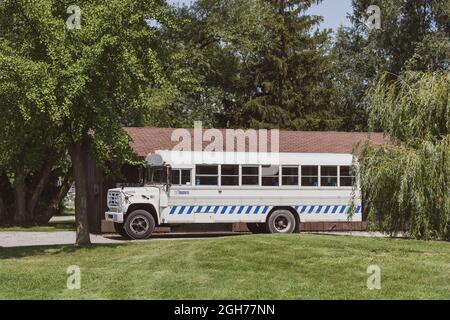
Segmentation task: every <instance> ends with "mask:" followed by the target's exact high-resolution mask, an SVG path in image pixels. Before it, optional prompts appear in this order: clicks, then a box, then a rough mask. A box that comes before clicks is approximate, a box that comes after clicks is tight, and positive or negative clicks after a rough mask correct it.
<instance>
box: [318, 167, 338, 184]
mask: <svg viewBox="0 0 450 320" xmlns="http://www.w3.org/2000/svg"><path fill="white" fill-rule="evenodd" d="M337 179H338V174H337V167H336V166H321V167H320V186H321V187H337V185H338V181H337Z"/></svg>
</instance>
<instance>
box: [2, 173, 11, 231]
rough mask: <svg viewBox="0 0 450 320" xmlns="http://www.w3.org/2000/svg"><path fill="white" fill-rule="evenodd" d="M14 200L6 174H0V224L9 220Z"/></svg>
mask: <svg viewBox="0 0 450 320" xmlns="http://www.w3.org/2000/svg"><path fill="white" fill-rule="evenodd" d="M13 199H14V195H13V189H12V186H11V183H10V181H9V178H8V176H7V175H6V173H1V174H0V222H6V221H9V220H10V219H11V216H10V214H11V211H10V209H11V208H10V207H11V205H12V201H13Z"/></svg>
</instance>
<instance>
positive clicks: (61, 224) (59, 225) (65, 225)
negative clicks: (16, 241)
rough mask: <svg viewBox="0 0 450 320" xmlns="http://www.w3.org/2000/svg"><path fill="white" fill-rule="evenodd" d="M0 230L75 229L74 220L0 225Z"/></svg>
mask: <svg viewBox="0 0 450 320" xmlns="http://www.w3.org/2000/svg"><path fill="white" fill-rule="evenodd" d="M2 231H11V232H12V231H23V232H43V231H45V232H49V231H75V221H58V222H49V223H48V224H46V225H38V226H33V225H31V226H26V227H23V226H14V225H13V226H1V227H0V232H2Z"/></svg>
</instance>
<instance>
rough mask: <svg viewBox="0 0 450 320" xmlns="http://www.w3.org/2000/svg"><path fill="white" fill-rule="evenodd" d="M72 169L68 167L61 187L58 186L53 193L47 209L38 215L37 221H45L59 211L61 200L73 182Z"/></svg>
mask: <svg viewBox="0 0 450 320" xmlns="http://www.w3.org/2000/svg"><path fill="white" fill-rule="evenodd" d="M72 171H73V170H72V168H70V169H69V170H68V171H67V173H66V174H65V176H64V179H63V182H62V184H61V187H60V188H59V190H58V192H57V193H55V195H54V197H53V198H52V200H51V201H50V204H49V206H48V208H47V210H45V212H44V213H43V214H42V216H40V217H39V219H40V220H39V222H42V223H47V222H48V221H49V220H50V219H51V218H52V217H53V216H54V215H55V214H57V213H58V212H59V211H60V208H61V203H62V202H63V200H64V197H65V196H66V195H67V193H68V192H69V190H70V187H71V186H72V183H73V173H72Z"/></svg>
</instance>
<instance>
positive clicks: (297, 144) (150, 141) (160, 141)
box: [125, 128, 387, 157]
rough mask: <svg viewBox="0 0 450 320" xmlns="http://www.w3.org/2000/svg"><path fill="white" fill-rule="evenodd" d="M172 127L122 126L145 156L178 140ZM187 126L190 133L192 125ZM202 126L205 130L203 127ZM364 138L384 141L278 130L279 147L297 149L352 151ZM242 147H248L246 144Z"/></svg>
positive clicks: (353, 134) (377, 137) (357, 134)
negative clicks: (175, 139)
mask: <svg viewBox="0 0 450 320" xmlns="http://www.w3.org/2000/svg"><path fill="white" fill-rule="evenodd" d="M174 130H175V129H173V128H125V131H126V132H127V133H128V135H129V136H130V137H131V139H132V141H131V147H132V149H133V150H134V152H135V153H136V154H137V155H139V156H141V157H145V156H147V155H148V154H149V153H152V152H154V151H155V150H171V149H173V147H174V146H176V145H177V144H178V143H179V142H178V141H175V142H172V141H171V137H172V132H173V131H174ZM187 130H188V131H189V132H190V133H191V134H193V129H187ZM203 130H204V131H205V130H206V129H203ZM220 131H221V132H222V134H223V136H224V138H225V137H226V134H225V130H224V129H221V130H220ZM192 137H193V135H192ZM268 138H269V143H270V133H269V134H268ZM191 140H193V138H192V139H191ZM365 140H370V141H371V142H372V143H373V144H374V145H381V144H383V143H385V142H386V141H387V140H386V139H385V137H384V135H383V134H382V133H367V132H336V131H280V139H279V141H280V150H279V151H280V152H299V153H302V152H304V153H352V151H353V147H354V146H355V145H356V144H357V143H359V142H363V141H365ZM192 143H193V141H192ZM208 144H210V142H208V141H207V142H204V143H203V147H205V146H207V145H208ZM225 145H226V140H225V141H224V148H225ZM235 145H236V143H235ZM192 150H193V149H192ZM246 150H248V149H247V148H246ZM268 150H269V151H270V145H269V146H268Z"/></svg>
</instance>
